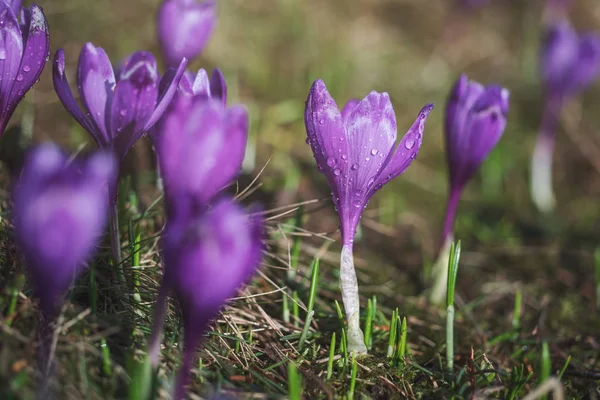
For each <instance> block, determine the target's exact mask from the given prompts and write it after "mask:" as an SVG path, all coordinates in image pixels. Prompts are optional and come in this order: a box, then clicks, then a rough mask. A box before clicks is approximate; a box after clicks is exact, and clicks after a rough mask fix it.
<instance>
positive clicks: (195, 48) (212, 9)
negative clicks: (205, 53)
mask: <svg viewBox="0 0 600 400" xmlns="http://www.w3.org/2000/svg"><path fill="white" fill-rule="evenodd" d="M157 22H158V23H157V26H158V41H159V43H160V46H161V48H162V53H163V56H164V59H165V61H166V63H167V65H169V66H177V65H178V64H179V62H180V61H181V59H182V58H183V57H185V58H187V59H188V60H192V59H194V58H195V57H197V56H198V55H199V54H200V53H201V52H202V50H204V47H206V45H207V43H208V40H209V39H210V37H211V35H212V33H213V30H214V28H215V25H216V23H217V5H216V1H214V0H208V1H204V2H200V1H198V0H164V1H163V3H162V5H161V7H160V10H159V11H158V21H157Z"/></svg>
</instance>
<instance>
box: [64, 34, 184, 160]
mask: <svg viewBox="0 0 600 400" xmlns="http://www.w3.org/2000/svg"><path fill="white" fill-rule="evenodd" d="M185 65H186V60H180V63H179V67H178V68H177V70H172V71H169V72H168V73H167V74H165V76H164V77H163V80H164V82H161V83H160V87H161V90H160V91H159V75H158V70H157V66H156V60H155V58H154V56H153V55H152V53H149V52H145V51H139V52H136V53H133V54H132V55H131V56H130V57H129V58H128V60H127V61H126V63H125V65H124V67H123V68H122V70H121V71H120V73H119V74H118V77H117V78H115V74H114V72H113V67H112V65H111V63H110V60H109V58H108V56H107V55H106V53H105V52H104V50H103V49H102V48H100V47H95V46H94V45H93V44H91V43H86V45H85V46H84V47H83V49H82V50H81V54H80V56H79V64H78V68H77V87H78V88H79V95H80V96H81V101H82V103H83V108H84V111H82V110H81V108H80V107H79V105H78V104H77V102H76V101H75V98H74V97H73V93H72V92H71V89H70V88H69V84H68V82H67V77H66V75H65V55H64V52H63V50H62V49H59V50H58V51H57V52H56V55H55V57H54V70H53V72H54V74H53V79H54V88H55V89H56V93H57V94H58V97H59V98H60V100H61V101H62V103H63V105H64V106H65V108H66V109H67V111H69V113H71V115H72V116H73V117H74V118H75V119H76V120H77V122H79V124H80V125H81V126H83V128H84V129H85V130H87V131H88V132H89V133H90V135H92V138H93V139H94V141H95V142H96V143H97V144H98V147H100V148H101V149H104V150H110V151H113V152H114V153H115V154H116V155H117V156H118V158H119V159H120V160H122V159H123V158H124V157H125V155H126V154H127V152H128V151H129V149H130V148H131V147H132V146H133V145H134V143H135V142H136V141H137V140H138V139H139V138H141V137H142V136H143V135H144V134H145V133H146V132H147V131H148V130H149V129H150V128H151V127H152V126H153V125H154V124H155V123H156V121H158V119H159V118H160V117H161V116H162V114H163V112H164V111H165V109H166V108H167V106H168V105H169V103H170V102H171V100H172V99H173V96H174V95H175V91H176V89H177V84H178V83H179V80H180V79H181V75H183V73H184V71H185Z"/></svg>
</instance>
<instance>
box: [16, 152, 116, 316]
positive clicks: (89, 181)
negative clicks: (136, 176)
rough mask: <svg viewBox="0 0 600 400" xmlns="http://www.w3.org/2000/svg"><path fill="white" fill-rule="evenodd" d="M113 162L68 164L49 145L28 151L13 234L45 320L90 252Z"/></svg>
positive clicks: (100, 226) (106, 157) (100, 158)
mask: <svg viewBox="0 0 600 400" xmlns="http://www.w3.org/2000/svg"><path fill="white" fill-rule="evenodd" d="M116 174H117V163H116V160H115V159H114V157H113V156H112V155H111V154H110V153H97V154H94V155H92V156H91V157H89V158H88V159H86V160H83V161H81V160H77V159H76V160H74V161H69V158H68V156H67V155H65V154H63V153H62V152H61V151H60V150H59V149H58V148H57V147H55V146H53V145H48V144H46V145H42V146H40V147H38V148H36V149H34V150H32V151H31V152H30V153H29V154H28V155H27V157H26V159H25V164H24V166H23V172H22V174H21V178H20V181H19V182H18V183H17V186H16V187H15V190H14V192H13V202H14V225H15V235H16V238H17V241H18V244H19V247H20V250H21V252H22V253H23V255H24V256H25V260H26V262H27V266H28V268H29V272H30V276H31V279H32V283H33V286H34V289H35V295H36V296H37V298H38V299H39V301H40V307H41V309H42V311H43V312H44V314H45V315H46V317H49V318H50V317H52V316H53V315H54V314H55V312H56V311H57V310H58V308H57V306H58V305H59V304H60V300H61V298H62V295H63V294H64V293H65V292H66V291H67V289H68V288H69V285H70V284H71V282H72V281H73V279H75V278H76V277H77V275H78V274H79V273H80V272H81V270H82V269H83V267H84V264H85V261H86V260H87V259H88V258H89V257H90V256H91V255H92V254H93V253H94V251H95V246H96V243H97V242H98V239H99V238H100V237H101V235H102V233H103V231H104V226H105V223H106V217H107V211H108V205H109V201H108V185H109V184H113V183H112V182H113V181H114V180H115V177H116Z"/></svg>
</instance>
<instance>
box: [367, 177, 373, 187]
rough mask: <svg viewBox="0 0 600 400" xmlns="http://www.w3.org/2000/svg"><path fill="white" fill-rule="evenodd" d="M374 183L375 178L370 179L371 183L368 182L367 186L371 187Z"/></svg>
mask: <svg viewBox="0 0 600 400" xmlns="http://www.w3.org/2000/svg"><path fill="white" fill-rule="evenodd" d="M373 182H375V178H371V179H369V182H367V186H371V185H372V184H373Z"/></svg>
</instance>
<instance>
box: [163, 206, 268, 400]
mask: <svg viewBox="0 0 600 400" xmlns="http://www.w3.org/2000/svg"><path fill="white" fill-rule="evenodd" d="M261 236H262V220H261V219H260V218H256V217H254V218H250V217H249V216H248V215H247V214H246V213H245V212H244V210H243V209H242V208H241V207H240V206H238V205H236V204H235V203H234V202H233V201H231V200H230V199H221V200H219V201H218V202H217V203H215V205H214V207H213V208H212V209H211V210H210V212H208V213H207V212H204V211H200V212H198V213H196V214H194V215H191V216H189V218H188V219H185V220H177V221H172V222H171V223H169V224H168V225H167V228H166V231H165V236H164V240H163V246H164V261H165V277H164V280H163V285H167V286H170V287H171V289H172V291H173V293H174V294H175V298H176V299H177V301H178V303H179V306H180V307H181V312H182V315H183V325H184V331H185V340H184V354H183V360H182V363H181V366H180V370H179V374H178V377H177V381H176V384H175V393H174V396H173V399H175V400H179V399H183V398H184V395H185V385H186V384H187V382H188V380H189V374H190V370H191V367H192V362H193V358H194V355H195V353H196V349H197V346H198V344H199V341H200V338H201V335H202V334H203V333H204V332H206V330H207V329H208V324H209V322H210V320H212V319H213V318H215V317H216V316H217V315H218V313H219V310H220V309H221V307H222V306H223V305H224V304H225V302H226V300H227V299H229V298H230V297H232V296H234V295H235V293H236V291H237V289H238V288H239V286H240V285H242V284H243V283H245V282H247V281H248V280H249V279H250V278H251V277H252V275H253V274H254V273H255V272H256V269H257V268H258V266H259V264H260V260H261V258H262V237H261Z"/></svg>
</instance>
